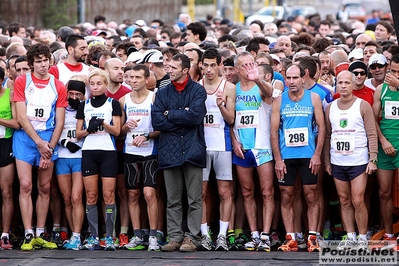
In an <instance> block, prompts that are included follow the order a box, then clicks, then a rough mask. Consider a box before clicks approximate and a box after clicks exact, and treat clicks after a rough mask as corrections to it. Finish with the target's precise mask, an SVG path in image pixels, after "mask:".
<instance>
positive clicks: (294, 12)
mask: <svg viewBox="0 0 399 266" xmlns="http://www.w3.org/2000/svg"><path fill="white" fill-rule="evenodd" d="M289 9H290V16H292V17H296V16H298V15H303V16H304V17H306V16H308V15H313V14H316V13H318V11H317V9H316V8H315V7H314V6H292V7H289Z"/></svg>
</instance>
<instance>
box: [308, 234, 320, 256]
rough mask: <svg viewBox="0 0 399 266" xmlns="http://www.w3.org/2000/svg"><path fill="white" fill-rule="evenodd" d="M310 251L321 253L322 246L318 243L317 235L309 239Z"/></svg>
mask: <svg viewBox="0 0 399 266" xmlns="http://www.w3.org/2000/svg"><path fill="white" fill-rule="evenodd" d="M308 251H309V252H314V251H317V252H319V251H320V246H319V244H318V243H317V238H316V236H315V235H311V236H310V237H309V239H308Z"/></svg>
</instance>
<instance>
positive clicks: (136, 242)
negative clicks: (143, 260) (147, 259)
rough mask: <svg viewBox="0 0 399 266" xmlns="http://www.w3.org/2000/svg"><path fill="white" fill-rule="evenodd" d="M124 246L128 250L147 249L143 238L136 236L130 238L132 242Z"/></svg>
mask: <svg viewBox="0 0 399 266" xmlns="http://www.w3.org/2000/svg"><path fill="white" fill-rule="evenodd" d="M124 248H125V249H128V250H143V249H145V246H144V243H143V239H142V238H140V237H137V236H134V237H132V238H131V239H130V242H129V243H127V244H126V245H125V247H124Z"/></svg>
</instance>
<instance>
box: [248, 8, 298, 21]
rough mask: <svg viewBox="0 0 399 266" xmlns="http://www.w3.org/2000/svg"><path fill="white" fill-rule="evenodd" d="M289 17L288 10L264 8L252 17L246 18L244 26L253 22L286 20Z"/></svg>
mask: <svg viewBox="0 0 399 266" xmlns="http://www.w3.org/2000/svg"><path fill="white" fill-rule="evenodd" d="M289 15H290V14H289V10H288V9H287V8H286V7H284V6H265V7H263V8H261V9H260V10H259V11H258V12H256V13H255V14H253V15H252V16H249V17H247V19H246V20H245V25H247V26H249V25H250V24H251V22H252V21H254V20H260V21H262V23H268V22H273V21H274V20H279V19H287V18H288V16H289Z"/></svg>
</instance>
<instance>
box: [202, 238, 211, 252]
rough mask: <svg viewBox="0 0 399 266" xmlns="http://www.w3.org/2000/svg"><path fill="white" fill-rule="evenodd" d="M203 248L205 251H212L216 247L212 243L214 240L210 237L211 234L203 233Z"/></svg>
mask: <svg viewBox="0 0 399 266" xmlns="http://www.w3.org/2000/svg"><path fill="white" fill-rule="evenodd" d="M201 249H202V250H205V251H210V250H212V249H214V246H213V244H212V240H211V238H210V237H209V235H202V236H201Z"/></svg>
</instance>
